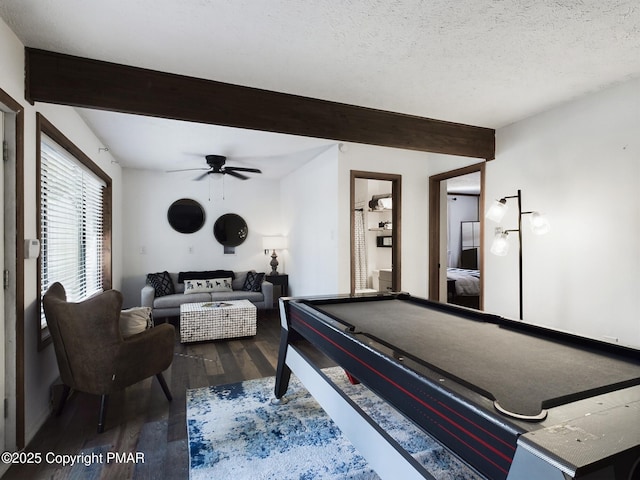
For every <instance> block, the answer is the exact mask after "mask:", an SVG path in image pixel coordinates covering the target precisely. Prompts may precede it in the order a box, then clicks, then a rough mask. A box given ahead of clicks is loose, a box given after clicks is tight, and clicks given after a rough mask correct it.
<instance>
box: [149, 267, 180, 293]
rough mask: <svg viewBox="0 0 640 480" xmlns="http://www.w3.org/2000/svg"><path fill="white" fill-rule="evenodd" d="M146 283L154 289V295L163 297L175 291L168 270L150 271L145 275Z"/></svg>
mask: <svg viewBox="0 0 640 480" xmlns="http://www.w3.org/2000/svg"><path fill="white" fill-rule="evenodd" d="M147 285H151V286H152V287H153V289H154V290H155V291H156V297H164V296H165V295H171V294H172V293H176V291H175V288H174V286H173V281H172V280H171V276H170V275H169V272H166V271H165V272H160V273H150V274H148V275H147Z"/></svg>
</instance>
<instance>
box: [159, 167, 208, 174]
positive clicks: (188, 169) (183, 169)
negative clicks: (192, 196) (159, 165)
mask: <svg viewBox="0 0 640 480" xmlns="http://www.w3.org/2000/svg"><path fill="white" fill-rule="evenodd" d="M194 170H209V169H208V168H181V169H180V170H165V173H174V172H192V171H194Z"/></svg>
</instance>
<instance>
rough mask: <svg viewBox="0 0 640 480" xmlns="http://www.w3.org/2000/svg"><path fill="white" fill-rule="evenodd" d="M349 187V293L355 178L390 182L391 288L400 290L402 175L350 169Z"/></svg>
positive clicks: (352, 263)
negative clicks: (391, 206)
mask: <svg viewBox="0 0 640 480" xmlns="http://www.w3.org/2000/svg"><path fill="white" fill-rule="evenodd" d="M350 177H351V179H350V187H349V195H350V200H349V223H350V226H351V227H350V232H351V233H350V243H351V245H350V257H351V262H350V264H351V270H350V277H351V294H352V295H353V294H355V291H356V280H355V271H356V268H355V222H354V215H353V211H354V210H355V207H356V203H355V185H356V178H360V179H365V180H385V181H390V182H391V201H392V204H393V208H392V211H391V225H392V229H391V268H392V273H391V288H392V289H393V291H394V292H398V291H400V288H401V280H400V279H401V278H402V265H401V261H400V259H401V258H402V256H401V249H402V242H401V237H402V236H401V227H402V214H401V212H402V175H398V174H395V173H379V172H366V171H362V170H351V172H350Z"/></svg>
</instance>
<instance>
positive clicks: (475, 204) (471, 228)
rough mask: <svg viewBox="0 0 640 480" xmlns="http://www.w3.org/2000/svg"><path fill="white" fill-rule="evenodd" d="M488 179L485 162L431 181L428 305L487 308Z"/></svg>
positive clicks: (447, 173)
mask: <svg viewBox="0 0 640 480" xmlns="http://www.w3.org/2000/svg"><path fill="white" fill-rule="evenodd" d="M484 176H485V163H484V162H483V163H479V164H475V165H470V166H468V167H464V168H460V169H457V170H452V171H449V172H445V173H441V174H438V175H434V176H432V177H430V178H429V299H430V300H434V301H438V302H443V303H455V304H458V305H463V306H467V307H472V308H476V309H479V310H482V309H483V285H484V283H483V275H482V270H483V266H484V255H483V248H482V241H483V237H484V222H483V218H482V215H481V212H483V211H484ZM465 184H467V185H468V186H469V187H471V186H472V184H477V185H476V186H474V188H469V190H468V191H465V190H464V189H461V188H460V187H459V186H460V185H465ZM456 185H458V188H454V186H456ZM459 207H460V208H459ZM461 212H462V213H461Z"/></svg>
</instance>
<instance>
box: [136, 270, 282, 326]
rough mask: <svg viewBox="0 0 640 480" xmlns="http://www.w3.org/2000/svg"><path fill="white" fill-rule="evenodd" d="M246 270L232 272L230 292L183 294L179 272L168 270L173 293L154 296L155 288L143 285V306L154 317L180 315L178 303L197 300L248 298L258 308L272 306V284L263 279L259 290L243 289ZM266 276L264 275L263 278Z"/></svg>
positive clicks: (264, 308)
mask: <svg viewBox="0 0 640 480" xmlns="http://www.w3.org/2000/svg"><path fill="white" fill-rule="evenodd" d="M247 273H249V272H248V271H243V272H234V276H235V278H233V280H232V287H233V291H230V292H200V293H187V294H185V293H184V292H185V284H184V283H182V282H179V281H178V279H179V274H178V273H174V272H169V276H170V277H171V280H172V282H173V287H174V290H175V293H172V294H169V295H163V296H160V297H156V291H155V288H154V287H153V286H151V285H145V286H144V287H143V288H142V291H141V292H140V301H141V305H142V306H143V307H151V308H152V314H153V318H154V319H158V318H165V317H177V316H179V315H180V305H182V304H183V303H197V302H212V301H213V302H223V301H227V300H249V301H250V302H251V303H253V304H254V305H255V306H256V307H257V308H258V309H259V310H268V309H271V308H273V284H272V283H269V282H268V281H266V280H264V281H263V282H262V284H261V289H260V291H259V292H253V291H246V290H243V289H242V287H243V286H244V283H245V280H246V278H247ZM266 278H267V277H266V276H265V279H266Z"/></svg>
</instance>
